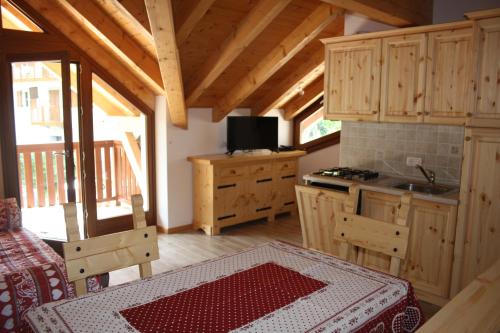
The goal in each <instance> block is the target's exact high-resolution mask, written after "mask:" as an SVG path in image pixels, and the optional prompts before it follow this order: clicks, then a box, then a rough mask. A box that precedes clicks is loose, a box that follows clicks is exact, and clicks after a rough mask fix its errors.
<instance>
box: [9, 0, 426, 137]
mask: <svg viewBox="0 0 500 333" xmlns="http://www.w3.org/2000/svg"><path fill="white" fill-rule="evenodd" d="M17 1H19V2H21V1H23V2H26V3H28V4H29V5H30V6H31V7H32V8H33V9H34V10H36V11H37V12H38V13H39V14H41V15H42V16H43V17H44V18H45V19H46V20H48V21H50V22H51V24H53V25H54V26H55V27H56V28H57V29H59V30H60V31H61V32H62V33H63V34H65V35H66V36H68V37H70V38H71V39H72V41H73V42H74V43H76V44H77V46H78V47H80V48H81V49H82V50H85V51H86V52H89V53H90V55H91V56H93V58H94V59H96V61H98V62H99V61H102V62H103V63H102V64H101V65H102V66H103V67H106V63H105V59H101V58H102V57H103V55H105V54H109V55H110V57H112V58H113V59H116V60H117V61H118V62H120V63H121V66H122V67H123V68H126V69H127V70H128V71H129V72H130V73H132V74H133V75H134V78H133V80H132V79H130V81H132V82H131V83H130V87H129V88H130V89H131V91H132V93H135V94H136V95H137V96H138V97H139V98H143V99H144V101H145V103H146V104H147V105H151V103H152V101H151V96H154V95H159V94H165V95H166V96H167V100H168V103H169V111H170V114H171V119H172V121H173V123H174V124H175V125H177V126H180V127H184V128H186V127H187V109H188V108H189V107H207V108H212V109H213V119H214V121H220V120H221V119H223V118H224V117H225V116H226V115H227V114H228V113H229V112H230V111H231V110H232V109H234V108H236V107H247V108H251V109H252V112H253V114H255V115H265V114H266V113H267V112H268V111H269V110H270V109H272V108H275V107H280V108H284V109H285V110H287V117H288V118H290V119H291V118H293V117H294V116H296V115H297V114H298V113H300V111H301V110H302V109H303V108H304V105H305V104H307V103H309V104H310V101H308V100H307V96H314V97H315V98H317V97H318V95H321V89H320V83H318V82H321V81H322V80H323V79H322V76H323V72H324V49H323V45H322V44H321V42H320V41H319V39H321V38H325V37H333V36H340V35H343V22H344V17H343V13H344V10H343V9H342V8H340V7H339V6H343V7H346V8H348V9H351V10H353V9H354V10H360V11H365V12H364V14H366V15H371V13H374V14H373V16H377V17H376V19H379V20H382V21H383V20H384V19H386V17H389V19H391V20H394V18H395V19H396V21H394V22H392V23H396V24H398V23H399V24H400V25H409V24H412V23H415V21H416V20H417V19H413V18H412V17H408V15H407V14H408V12H413V11H412V10H409V9H408V8H406V7H407V5H406V7H405V8H404V10H400V11H398V7H397V6H392V9H388V8H389V7H388V6H386V3H387V2H388V1H379V2H373V1H368V0H364V1H361V0H359V1H346V0H342V1H334V0H329V1H326V0H324V1H320V0H146V1H145V2H144V1H142V0H86V1H81V0H12V2H14V3H15V2H17ZM407 2H408V1H402V3H403V5H404V4H405V3H407ZM423 2H425V3H428V2H429V1H428V0H426V1H423ZM379 3H381V6H382V7H381V8H375V7H377V6H379V5H378V4H379ZM431 4H432V1H431ZM384 6H385V7H384ZM374 8H375V9H374ZM389 11H392V12H391V14H390V15H385V16H384V13H385V12H389ZM148 14H149V16H148ZM421 16H422V15H421ZM421 16H419V18H420V17H421ZM62 18H63V19H62ZM397 20H399V21H397ZM412 20H413V22H412ZM418 23H420V22H418ZM97 47H99V48H100V49H101V50H96V48H97ZM103 52H104V53H103ZM158 59H159V60H158ZM118 79H121V78H118ZM123 80H125V78H123ZM125 81H126V80H125ZM309 86H311V89H314V91H310V92H309V91H308V89H309ZM165 87H166V88H165ZM318 90H319V91H318ZM304 92H307V93H304ZM299 93H300V95H299ZM302 96H306V97H302ZM311 98H312V97H311Z"/></svg>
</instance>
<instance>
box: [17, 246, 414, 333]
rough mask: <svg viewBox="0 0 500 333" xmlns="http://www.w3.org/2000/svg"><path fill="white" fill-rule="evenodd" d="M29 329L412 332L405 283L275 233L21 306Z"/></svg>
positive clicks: (411, 299)
mask: <svg viewBox="0 0 500 333" xmlns="http://www.w3.org/2000/svg"><path fill="white" fill-rule="evenodd" d="M27 318H28V321H29V323H30V325H31V326H32V328H33V329H34V331H36V332H108V333H112V332H144V333H145V332H351V331H359V332H413V331H415V330H416V329H417V328H418V327H419V326H420V325H421V324H422V322H423V318H422V312H421V310H420V307H419V305H418V303H417V300H416V299H415V296H414V294H413V290H412V287H411V285H410V283H409V282H407V281H405V280H402V279H398V278H395V277H392V276H390V275H387V274H383V273H380V272H376V271H372V270H368V269H365V268H362V267H360V266H357V265H354V264H351V263H348V262H345V261H342V260H339V259H336V258H334V257H331V256H328V255H324V254H321V253H318V252H314V251H309V250H306V249H303V248H299V247H295V246H292V245H288V244H285V243H281V242H272V243H267V244H264V245H259V246H256V247H253V248H250V249H247V250H244V251H241V252H238V253H235V254H231V255H226V256H223V257H218V258H215V259H212V260H207V261H204V262H201V263H198V264H195V265H191V266H187V267H183V268H180V269H176V270H172V271H168V272H165V273H162V274H158V275H155V276H152V277H151V278H148V279H145V280H138V281H134V282H131V283H128V284H124V285H120V286H115V287H111V288H107V289H105V290H104V291H102V292H98V293H93V294H89V295H86V296H83V297H79V298H76V299H71V300H63V301H59V302H53V303H49V304H45V305H42V306H40V307H38V308H36V309H34V310H31V311H30V312H29V313H28V314H27Z"/></svg>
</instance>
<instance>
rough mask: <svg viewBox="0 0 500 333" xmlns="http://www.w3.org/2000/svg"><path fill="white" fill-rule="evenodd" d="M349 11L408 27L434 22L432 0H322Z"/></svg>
mask: <svg viewBox="0 0 500 333" xmlns="http://www.w3.org/2000/svg"><path fill="white" fill-rule="evenodd" d="M322 1H324V2H326V3H329V4H332V5H334V6H337V7H340V8H344V9H346V10H348V11H351V12H355V13H359V14H362V15H365V16H368V17H369V18H371V19H373V20H376V21H379V22H382V23H385V24H389V25H393V26H396V27H406V26H410V25H425V24H431V23H432V9H433V8H432V0H419V1H415V0H400V1H393V0H322Z"/></svg>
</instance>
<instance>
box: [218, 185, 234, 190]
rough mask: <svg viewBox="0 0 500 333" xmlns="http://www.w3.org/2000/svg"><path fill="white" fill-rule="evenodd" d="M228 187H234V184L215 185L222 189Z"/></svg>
mask: <svg viewBox="0 0 500 333" xmlns="http://www.w3.org/2000/svg"><path fill="white" fill-rule="evenodd" d="M228 187H236V184H228V185H219V186H217V189H218V190H220V189H223V188H228Z"/></svg>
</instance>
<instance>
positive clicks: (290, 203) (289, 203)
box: [284, 201, 295, 206]
mask: <svg viewBox="0 0 500 333" xmlns="http://www.w3.org/2000/svg"><path fill="white" fill-rule="evenodd" d="M294 203H295V201H288V202H285V203H284V205H285V206H290V205H293V204H294Z"/></svg>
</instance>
